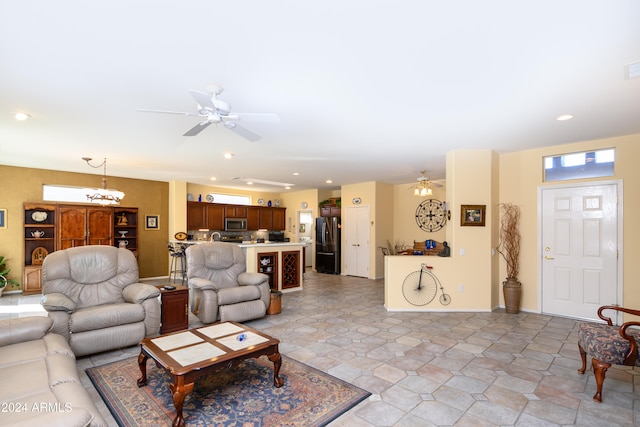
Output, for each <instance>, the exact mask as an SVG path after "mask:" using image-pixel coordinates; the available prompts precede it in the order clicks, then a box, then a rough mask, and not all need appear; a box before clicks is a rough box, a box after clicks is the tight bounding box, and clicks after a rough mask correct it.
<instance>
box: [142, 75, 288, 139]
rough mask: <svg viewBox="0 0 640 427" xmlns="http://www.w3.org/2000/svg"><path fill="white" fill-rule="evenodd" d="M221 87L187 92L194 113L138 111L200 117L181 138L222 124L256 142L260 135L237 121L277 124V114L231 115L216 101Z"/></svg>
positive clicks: (227, 108) (220, 101) (220, 102)
mask: <svg viewBox="0 0 640 427" xmlns="http://www.w3.org/2000/svg"><path fill="white" fill-rule="evenodd" d="M222 91H223V88H222V86H218V85H215V84H211V85H208V86H207V93H205V92H200V91H197V90H189V93H190V94H191V96H193V98H194V99H195V100H196V103H197V109H196V112H194V113H192V112H184V111H165V110H147V109H138V110H136V111H140V112H143V113H165V114H180V115H183V116H194V117H202V118H203V119H204V120H202V121H201V122H198V123H197V124H196V125H195V126H194V127H192V128H191V129H189V130H188V131H187V132H185V134H184V135H183V136H196V135H197V134H199V133H200V132H202V131H203V130H205V129H206V128H207V127H209V126H210V125H211V124H214V123H215V124H218V123H222V124H223V125H224V127H226V128H227V129H229V130H231V131H233V132H235V133H236V134H238V135H240V136H241V137H243V138H246V139H248V140H249V141H257V140H259V139H260V135H258V134H256V133H254V132H252V131H250V130H249V129H247V128H245V127H243V126H242V125H240V124H239V123H238V122H239V121H248V122H249V121H253V122H262V123H279V122H280V118H279V117H278V115H277V114H271V113H233V114H231V106H230V105H229V104H227V103H226V102H224V101H223V100H221V99H218V95H220V93H222Z"/></svg>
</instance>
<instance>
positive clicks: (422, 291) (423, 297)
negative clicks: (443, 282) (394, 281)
mask: <svg viewBox="0 0 640 427" xmlns="http://www.w3.org/2000/svg"><path fill="white" fill-rule="evenodd" d="M437 290H438V287H437V286H436V280H435V278H434V277H433V275H431V274H430V273H429V272H427V271H414V272H413V273H409V275H408V276H407V277H406V278H405V279H404V282H403V283H402V295H403V296H404V299H406V300H407V302H409V303H410V304H412V305H416V306H421V305H427V304H429V303H430V302H431V301H433V298H434V297H435V296H436V292H437Z"/></svg>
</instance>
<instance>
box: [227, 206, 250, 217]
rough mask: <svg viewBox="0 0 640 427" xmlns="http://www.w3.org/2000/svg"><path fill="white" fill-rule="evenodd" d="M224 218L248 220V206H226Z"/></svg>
mask: <svg viewBox="0 0 640 427" xmlns="http://www.w3.org/2000/svg"><path fill="white" fill-rule="evenodd" d="M224 217H225V218H246V217H247V207H246V206H225V207H224Z"/></svg>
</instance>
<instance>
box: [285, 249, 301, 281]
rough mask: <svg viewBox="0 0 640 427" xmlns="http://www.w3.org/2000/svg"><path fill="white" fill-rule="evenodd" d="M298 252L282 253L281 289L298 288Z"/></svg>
mask: <svg viewBox="0 0 640 427" xmlns="http://www.w3.org/2000/svg"><path fill="white" fill-rule="evenodd" d="M300 252H301V251H300V250H296V251H282V289H291V288H299V287H300V279H301V277H302V275H301V274H300V266H301V265H302V264H301V262H300Z"/></svg>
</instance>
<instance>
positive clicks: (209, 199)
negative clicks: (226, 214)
mask: <svg viewBox="0 0 640 427" xmlns="http://www.w3.org/2000/svg"><path fill="white" fill-rule="evenodd" d="M207 202H209V203H213V194H207Z"/></svg>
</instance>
